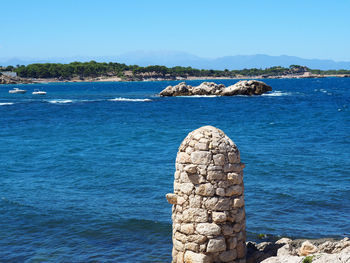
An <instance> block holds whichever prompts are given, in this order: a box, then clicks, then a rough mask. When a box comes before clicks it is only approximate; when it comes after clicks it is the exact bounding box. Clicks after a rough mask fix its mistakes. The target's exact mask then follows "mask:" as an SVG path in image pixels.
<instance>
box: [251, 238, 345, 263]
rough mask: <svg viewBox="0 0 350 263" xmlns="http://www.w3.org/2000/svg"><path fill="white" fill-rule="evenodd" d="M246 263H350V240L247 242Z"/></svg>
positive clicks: (284, 239) (287, 239) (283, 239)
mask: <svg viewBox="0 0 350 263" xmlns="http://www.w3.org/2000/svg"><path fill="white" fill-rule="evenodd" d="M246 246H247V257H246V263H260V262H262V263H310V262H312V263H349V262H350V239H349V238H348V237H346V238H344V239H342V240H334V239H315V240H312V239H311V240H306V239H295V240H291V239H289V238H282V239H279V240H277V241H276V242H262V243H259V244H258V243H255V242H247V243H246Z"/></svg>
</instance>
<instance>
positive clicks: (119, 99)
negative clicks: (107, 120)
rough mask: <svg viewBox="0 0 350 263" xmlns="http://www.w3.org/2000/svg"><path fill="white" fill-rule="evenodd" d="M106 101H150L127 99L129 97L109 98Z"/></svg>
mask: <svg viewBox="0 0 350 263" xmlns="http://www.w3.org/2000/svg"><path fill="white" fill-rule="evenodd" d="M108 101H135V102H145V101H152V100H151V99H129V98H121V97H120V98H115V99H109V100H108Z"/></svg>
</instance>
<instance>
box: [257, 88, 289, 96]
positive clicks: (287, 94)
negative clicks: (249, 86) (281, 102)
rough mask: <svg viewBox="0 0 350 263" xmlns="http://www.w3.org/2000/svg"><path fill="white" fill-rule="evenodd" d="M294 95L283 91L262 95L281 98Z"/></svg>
mask: <svg viewBox="0 0 350 263" xmlns="http://www.w3.org/2000/svg"><path fill="white" fill-rule="evenodd" d="M290 95H292V93H291V92H282V91H278V90H276V91H273V92H271V93H265V94H262V95H261V96H268V97H280V96H290Z"/></svg>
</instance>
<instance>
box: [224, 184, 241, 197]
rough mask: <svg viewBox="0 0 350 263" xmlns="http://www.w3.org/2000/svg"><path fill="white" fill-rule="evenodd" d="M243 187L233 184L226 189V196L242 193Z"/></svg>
mask: <svg viewBox="0 0 350 263" xmlns="http://www.w3.org/2000/svg"><path fill="white" fill-rule="evenodd" d="M242 193H243V187H242V186H240V185H232V186H230V187H228V188H227V189H226V196H233V195H241V194H242Z"/></svg>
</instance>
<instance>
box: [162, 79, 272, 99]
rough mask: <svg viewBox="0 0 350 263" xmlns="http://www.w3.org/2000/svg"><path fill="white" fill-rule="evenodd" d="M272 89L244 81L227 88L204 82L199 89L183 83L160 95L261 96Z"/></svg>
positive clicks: (253, 81)
mask: <svg viewBox="0 0 350 263" xmlns="http://www.w3.org/2000/svg"><path fill="white" fill-rule="evenodd" d="M271 90H272V88H271V87H270V86H269V85H267V84H266V83H264V82H262V81H258V80H242V81H239V82H237V83H236V84H234V85H232V86H229V87H225V85H223V84H216V83H214V82H203V83H202V84H200V85H199V86H197V87H192V86H191V85H187V84H186V83H185V82H181V83H179V84H177V85H175V86H168V87H166V88H165V89H164V90H162V91H161V92H160V93H159V95H160V96H165V97H175V96H195V95H206V96H210V95H215V96H235V95H249V96H251V95H261V94H263V93H265V92H268V91H271Z"/></svg>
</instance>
